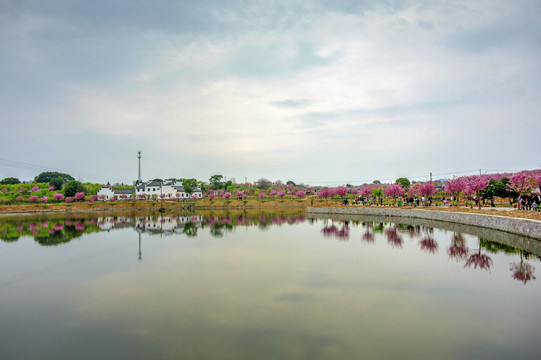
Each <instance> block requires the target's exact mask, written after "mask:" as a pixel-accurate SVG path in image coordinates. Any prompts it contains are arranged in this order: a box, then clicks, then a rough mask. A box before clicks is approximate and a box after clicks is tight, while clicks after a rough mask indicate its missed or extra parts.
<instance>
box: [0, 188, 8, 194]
mask: <svg viewBox="0 0 541 360" xmlns="http://www.w3.org/2000/svg"><path fill="white" fill-rule="evenodd" d="M0 191H2V192H3V193H4V194H6V193H7V192H8V189H6V188H3V189H2V190H0Z"/></svg>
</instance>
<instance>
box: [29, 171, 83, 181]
mask: <svg viewBox="0 0 541 360" xmlns="http://www.w3.org/2000/svg"><path fill="white" fill-rule="evenodd" d="M56 177H61V178H62V179H63V180H64V183H65V182H68V181H71V180H75V179H74V178H73V176H71V175H68V174H64V173H60V172H57V171H46V172H42V173H41V174H39V175H38V176H36V177H35V178H34V181H35V182H38V183H48V182H50V181H51V180H52V179H54V178H56Z"/></svg>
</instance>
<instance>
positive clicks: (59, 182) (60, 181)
mask: <svg viewBox="0 0 541 360" xmlns="http://www.w3.org/2000/svg"><path fill="white" fill-rule="evenodd" d="M64 183H65V181H64V179H63V178H62V177H60V176H57V177H55V178H53V179H51V181H49V185H51V186H54V188H55V189H56V190H60V189H62V185H64Z"/></svg>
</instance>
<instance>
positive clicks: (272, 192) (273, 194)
mask: <svg viewBox="0 0 541 360" xmlns="http://www.w3.org/2000/svg"><path fill="white" fill-rule="evenodd" d="M276 194H278V191H276V190H275V189H272V190H271V191H270V192H269V196H270V197H271V198H274V197H275V196H276Z"/></svg>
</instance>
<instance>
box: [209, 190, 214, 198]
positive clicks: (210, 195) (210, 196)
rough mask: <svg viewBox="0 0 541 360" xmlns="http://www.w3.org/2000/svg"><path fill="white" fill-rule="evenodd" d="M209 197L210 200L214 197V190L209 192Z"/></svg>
mask: <svg viewBox="0 0 541 360" xmlns="http://www.w3.org/2000/svg"><path fill="white" fill-rule="evenodd" d="M209 199H210V200H212V199H214V193H213V192H211V193H210V194H209Z"/></svg>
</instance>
